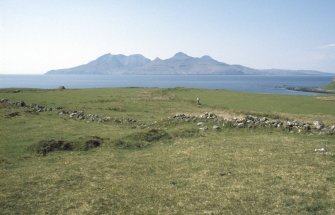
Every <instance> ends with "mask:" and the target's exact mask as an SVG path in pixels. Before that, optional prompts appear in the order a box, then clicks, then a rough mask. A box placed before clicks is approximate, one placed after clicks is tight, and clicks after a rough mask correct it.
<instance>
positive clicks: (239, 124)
mask: <svg viewBox="0 0 335 215" xmlns="http://www.w3.org/2000/svg"><path fill="white" fill-rule="evenodd" d="M169 119H173V120H180V121H186V122H197V125H198V126H200V129H201V130H206V127H204V126H205V123H204V122H206V121H213V122H215V124H216V125H214V126H213V129H215V130H217V129H220V128H221V127H224V126H230V127H236V128H279V129H283V130H289V131H292V132H297V133H300V132H310V133H316V134H320V135H321V134H330V135H333V134H335V125H325V124H324V123H322V122H320V121H314V122H313V123H308V122H302V121H297V120H292V121H291V120H281V119H271V118H268V117H258V116H254V115H246V116H245V117H243V118H231V119H226V118H222V117H219V116H217V115H216V114H214V113H211V112H206V113H204V114H201V115H200V116H194V115H188V114H185V113H178V114H176V115H174V116H172V117H170V118H169Z"/></svg>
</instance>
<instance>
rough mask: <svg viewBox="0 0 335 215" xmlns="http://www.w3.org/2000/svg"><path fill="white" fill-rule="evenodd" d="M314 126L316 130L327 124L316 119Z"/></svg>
mask: <svg viewBox="0 0 335 215" xmlns="http://www.w3.org/2000/svg"><path fill="white" fill-rule="evenodd" d="M313 126H314V128H315V129H316V130H321V129H323V128H324V127H325V125H324V124H323V123H322V122H319V121H314V122H313Z"/></svg>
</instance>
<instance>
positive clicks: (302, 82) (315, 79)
mask: <svg viewBox="0 0 335 215" xmlns="http://www.w3.org/2000/svg"><path fill="white" fill-rule="evenodd" d="M331 80H332V76H244V75H153V76H149V75H117V76H116V75H0V88H44V89H50V88H51V89H52V88H57V87H58V86H65V87H66V88H110V87H160V88H172V87H187V88H207V89H226V90H235V91H243V92H255V93H272V94H312V93H305V92H295V91H289V90H286V89H285V87H320V86H323V85H325V84H327V83H329V82H330V81H331Z"/></svg>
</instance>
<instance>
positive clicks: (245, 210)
mask: <svg viewBox="0 0 335 215" xmlns="http://www.w3.org/2000/svg"><path fill="white" fill-rule="evenodd" d="M196 97H199V98H200V99H201V103H202V105H201V106H197V105H196V100H195V98H196ZM0 98H9V99H11V100H24V101H25V102H27V103H38V104H44V105H47V106H52V107H57V106H62V107H64V108H66V109H73V110H83V111H85V112H87V113H97V114H101V115H109V116H113V117H117V118H122V117H130V118H135V119H137V120H139V121H140V122H143V123H145V124H147V125H150V126H149V127H146V128H137V127H134V126H131V125H128V124H118V123H113V122H107V123H97V122H90V123H87V122H85V121H79V120H73V119H69V118H66V117H59V116H58V115H57V114H56V113H54V112H45V113H39V114H31V113H28V112H25V111H24V110H23V109H18V108H14V107H6V106H0V122H1V124H0V208H1V214H46V213H48V214H159V213H160V214H334V212H335V207H334V205H335V169H334V166H335V155H334V152H335V137H334V136H326V135H325V136H318V135H308V134H292V133H289V132H285V131H281V130H275V129H237V128H230V127H224V128H223V129H221V130H219V131H214V130H212V129H211V127H212V125H214V124H216V123H215V122H205V125H207V126H208V127H209V130H208V131H205V132H202V131H199V128H198V126H197V125H196V123H195V122H174V121H170V120H167V117H169V116H171V115H174V114H175V113H178V112H181V113H190V114H200V113H202V112H205V111H214V112H215V113H219V114H222V115H225V114H237V115H238V114H241V113H249V112H252V113H257V114H263V115H275V116H278V117H285V118H291V117H294V118H301V119H307V120H312V121H313V120H320V119H325V120H324V121H325V122H328V123H332V122H335V120H334V119H335V101H334V100H332V97H331V96H329V97H315V96H281V95H262V94H248V93H237V92H230V91H222V90H200V89H183V88H177V89H144V88H129V89H83V90H64V91H58V90H25V89H23V90H21V92H20V93H11V92H5V91H4V90H3V91H1V90H0ZM11 111H18V112H19V116H16V117H12V118H6V117H5V115H6V114H7V113H9V112H11ZM92 136H98V137H101V138H103V139H104V141H103V144H102V145H101V146H100V147H97V148H94V149H91V150H88V151H85V150H70V151H56V152H51V153H48V154H47V155H46V156H42V155H40V154H38V153H36V152H35V151H32V150H30V149H31V147H32V146H36V144H38V143H39V142H40V141H42V140H51V139H55V140H66V141H70V142H78V141H82V140H86V139H87V138H89V137H92ZM119 141H123V143H126V146H131V147H123V146H125V145H122V144H121V145H120V144H118V143H120V142H119ZM136 144H140V146H141V147H136V146H137V145H136ZM120 146H121V147H120ZM132 146H135V147H132ZM142 146H143V147H142ZM322 147H324V148H326V149H327V152H326V153H321V152H315V151H314V149H317V148H322Z"/></svg>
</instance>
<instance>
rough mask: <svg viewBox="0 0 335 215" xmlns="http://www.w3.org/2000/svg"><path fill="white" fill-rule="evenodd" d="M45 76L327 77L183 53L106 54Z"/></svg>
mask: <svg viewBox="0 0 335 215" xmlns="http://www.w3.org/2000/svg"><path fill="white" fill-rule="evenodd" d="M46 74H48V75H50V74H52V75H56V74H77V75H113V74H137V75H325V74H327V73H323V72H319V71H314V70H283V69H265V70H259V69H253V68H249V67H245V66H242V65H230V64H226V63H223V62H219V61H217V60H215V59H213V58H211V57H210V56H208V55H205V56H203V57H200V58H198V57H191V56H188V55H186V54H184V53H182V52H178V53H176V54H175V55H174V56H173V57H171V58H168V59H165V60H162V59H160V58H156V59H154V60H150V59H148V58H146V57H144V56H143V55H140V54H135V55H129V56H126V55H122V54H118V55H112V54H105V55H102V56H100V57H98V58H97V59H95V60H93V61H91V62H89V63H87V64H83V65H80V66H76V67H72V68H67V69H57V70H51V71H48V72H47V73H46Z"/></svg>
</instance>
